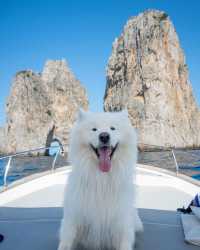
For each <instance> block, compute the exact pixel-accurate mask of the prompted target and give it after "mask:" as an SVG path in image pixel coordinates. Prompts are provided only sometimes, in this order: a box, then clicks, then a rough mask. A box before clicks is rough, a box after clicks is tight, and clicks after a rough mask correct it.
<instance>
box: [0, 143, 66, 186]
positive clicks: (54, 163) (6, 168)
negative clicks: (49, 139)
mask: <svg viewBox="0 0 200 250" xmlns="http://www.w3.org/2000/svg"><path fill="white" fill-rule="evenodd" d="M62 146H63V147H64V146H67V144H65V145H62ZM54 148H55V149H56V148H57V149H58V150H57V152H56V154H55V156H54V159H53V162H52V166H51V170H52V171H54V169H55V165H56V161H57V159H58V155H59V154H62V153H63V151H62V150H63V148H62V147H61V146H60V145H59V146H51V147H40V148H35V149H31V150H26V151H22V152H18V153H15V154H10V155H6V156H2V157H0V160H4V159H8V162H7V164H6V167H5V171H4V174H3V185H4V187H6V186H7V176H8V172H9V170H10V167H11V161H12V159H13V158H14V157H16V156H21V155H27V154H30V153H34V152H40V151H45V150H47V149H54Z"/></svg>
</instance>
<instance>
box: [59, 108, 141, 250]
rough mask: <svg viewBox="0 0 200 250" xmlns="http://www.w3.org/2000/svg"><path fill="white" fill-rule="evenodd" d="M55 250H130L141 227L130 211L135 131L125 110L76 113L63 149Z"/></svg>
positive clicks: (135, 211) (135, 215) (135, 146)
mask: <svg viewBox="0 0 200 250" xmlns="http://www.w3.org/2000/svg"><path fill="white" fill-rule="evenodd" d="M69 159H70V161H71V163H72V172H71V174H70V176H69V178H68V181H67V184H66V188H65V198H64V218H63V221H62V225H61V230H60V244H59V248H58V249H59V250H72V249H74V248H76V246H77V244H81V245H82V246H83V247H85V248H87V249H103V248H107V249H108V248H109V249H116V250H131V249H132V247H133V245H134V243H135V232H136V231H142V223H141V220H140V218H139V216H138V213H137V210H136V208H135V207H134V203H135V192H134V189H135V188H134V185H133V181H134V176H135V166H136V159H137V140H136V132H135V130H134V128H133V127H132V126H131V123H130V120H129V118H128V112H127V111H121V112H115V113H109V112H108V113H91V112H84V111H82V110H80V111H79V115H78V119H77V121H76V123H75V125H74V127H73V129H72V132H71V138H70V148H69Z"/></svg>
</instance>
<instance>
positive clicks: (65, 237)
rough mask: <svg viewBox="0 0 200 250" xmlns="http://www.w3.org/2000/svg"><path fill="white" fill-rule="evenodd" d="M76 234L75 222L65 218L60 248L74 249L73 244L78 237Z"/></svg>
mask: <svg viewBox="0 0 200 250" xmlns="http://www.w3.org/2000/svg"><path fill="white" fill-rule="evenodd" d="M76 234H77V228H76V225H75V223H72V222H71V221H67V220H65V219H63V221H62V225H61V231H60V243H59V247H58V250H72V246H73V244H74V241H75V239H76Z"/></svg>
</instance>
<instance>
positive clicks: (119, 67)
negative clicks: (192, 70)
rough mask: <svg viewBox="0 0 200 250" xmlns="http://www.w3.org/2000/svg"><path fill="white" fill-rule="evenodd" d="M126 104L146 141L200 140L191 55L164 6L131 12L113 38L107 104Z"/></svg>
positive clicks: (196, 142) (109, 107)
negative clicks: (189, 62) (187, 56)
mask: <svg viewBox="0 0 200 250" xmlns="http://www.w3.org/2000/svg"><path fill="white" fill-rule="evenodd" d="M124 107H127V108H128V111H129V114H130V118H131V120H132V123H133V125H134V126H136V128H137V129H138V132H139V142H140V143H144V144H152V145H162V146H176V147H191V146H199V145H200V133H199V131H200V114H199V109H198V107H197V105H196V103H195V99H194V96H193V93H192V87H191V84H190V82H189V78H188V68H187V65H186V61H185V56H184V53H183V50H182V49H181V47H180V43H179V39H178V36H177V33H176V31H175V28H174V26H173V24H172V22H171V21H170V18H169V17H168V15H167V14H166V13H164V12H162V11H156V10H149V11H146V12H144V13H142V14H139V15H138V16H136V17H133V18H131V19H130V20H129V21H128V22H127V24H126V25H125V27H124V30H123V32H122V34H121V35H120V36H119V38H117V39H116V40H115V41H114V43H113V48H112V54H111V56H110V58H109V62H108V67H107V85H106V91H105V97H104V109H105V110H106V111H108V110H109V111H113V110H120V109H122V108H124Z"/></svg>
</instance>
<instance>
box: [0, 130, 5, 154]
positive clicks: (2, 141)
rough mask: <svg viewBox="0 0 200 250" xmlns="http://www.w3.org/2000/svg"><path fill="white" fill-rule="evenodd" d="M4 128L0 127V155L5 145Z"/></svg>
mask: <svg viewBox="0 0 200 250" xmlns="http://www.w3.org/2000/svg"><path fill="white" fill-rule="evenodd" d="M5 139H6V138H5V129H4V128H3V127H0V155H1V154H2V152H3V151H4V147H5V143H6V140H5Z"/></svg>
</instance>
